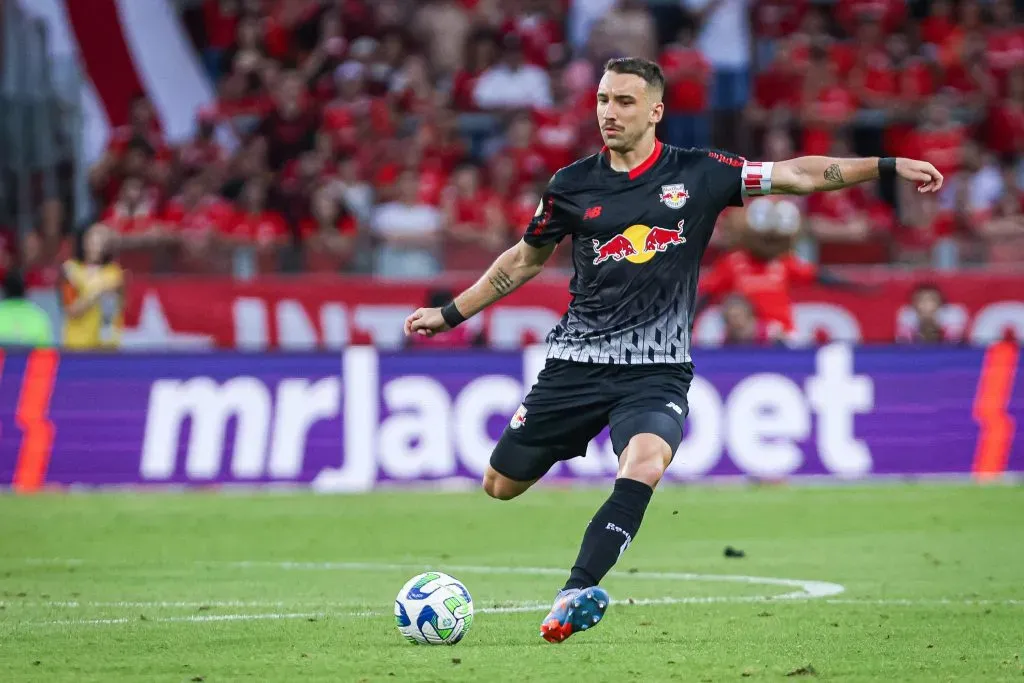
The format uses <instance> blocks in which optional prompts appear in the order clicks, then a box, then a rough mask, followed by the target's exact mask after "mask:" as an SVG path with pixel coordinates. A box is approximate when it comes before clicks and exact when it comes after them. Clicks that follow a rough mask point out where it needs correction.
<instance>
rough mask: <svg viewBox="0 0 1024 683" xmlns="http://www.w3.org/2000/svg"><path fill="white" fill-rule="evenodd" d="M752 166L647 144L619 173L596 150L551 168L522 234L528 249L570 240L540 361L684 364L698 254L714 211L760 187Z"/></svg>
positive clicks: (712, 154)
mask: <svg viewBox="0 0 1024 683" xmlns="http://www.w3.org/2000/svg"><path fill="white" fill-rule="evenodd" d="M760 167H761V165H760V164H754V163H749V162H746V161H745V160H744V159H742V158H740V157H737V156H733V155H731V154H726V153H723V152H717V151H711V150H705V149H679V148H676V147H672V146H669V145H662V143H661V142H657V143H656V144H655V149H654V152H653V153H652V155H651V157H650V158H649V159H647V161H645V162H644V163H643V164H641V165H640V166H638V167H637V168H635V169H633V170H632V171H630V172H628V173H626V172H619V171H615V170H613V169H612V167H611V165H610V164H609V162H608V158H607V154H606V153H605V152H602V153H600V154H596V155H594V156H591V157H587V158H585V159H581V160H580V161H577V162H576V163H574V164H572V165H571V166H567V167H565V168H563V169H561V170H560V171H558V172H557V173H556V174H555V175H554V177H553V178H552V179H551V182H550V184H549V185H548V188H547V191H546V192H545V193H544V197H543V199H542V201H541V206H540V209H539V212H538V214H537V215H536V216H535V217H534V218H533V220H532V221H531V222H530V225H529V227H527V229H526V234H525V235H524V237H523V239H524V240H525V242H526V243H527V244H529V245H530V246H534V247H541V246H544V245H547V244H550V243H552V242H558V241H559V240H561V239H562V238H563V237H566V236H567V235H568V236H571V237H572V260H573V265H574V267H575V274H574V275H573V278H572V281H571V282H570V284H569V290H570V293H571V295H572V300H571V302H570V304H569V309H568V311H567V312H566V314H565V315H564V316H563V317H562V319H561V321H560V322H559V323H558V325H556V326H555V328H554V329H553V330H552V331H551V332H550V333H549V334H548V337H547V341H548V357H549V358H560V359H564V360H571V361H576V362H581V363H615V364H628V365H642V364H649V363H685V362H688V361H689V360H690V333H691V330H692V328H693V314H694V307H695V305H696V295H697V277H698V275H699V269H700V260H701V257H702V256H703V254H704V250H705V249H706V248H707V244H708V241H709V240H710V239H711V232H712V230H713V229H714V226H715V222H716V220H717V219H718V215H719V214H720V213H721V212H722V210H723V209H725V208H726V207H728V206H742V205H743V195H744V194H760V193H762V191H763V190H766V189H767V183H765V184H764V185H762V183H761V182H760V179H761V174H760ZM766 175H767V174H766Z"/></svg>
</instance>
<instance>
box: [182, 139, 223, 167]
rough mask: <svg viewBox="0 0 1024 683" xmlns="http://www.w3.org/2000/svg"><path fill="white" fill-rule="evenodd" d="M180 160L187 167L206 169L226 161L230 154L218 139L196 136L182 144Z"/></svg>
mask: <svg viewBox="0 0 1024 683" xmlns="http://www.w3.org/2000/svg"><path fill="white" fill-rule="evenodd" d="M178 160H179V161H180V162H181V165H182V166H185V167H186V168H191V169H205V168H208V167H210V166H216V165H218V164H222V163H224V162H226V161H227V160H228V155H227V152H225V151H224V148H223V147H221V146H220V145H219V144H217V141H216V140H203V139H199V138H195V139H192V140H189V141H188V142H186V143H185V144H184V145H182V146H181V148H180V149H179V150H178Z"/></svg>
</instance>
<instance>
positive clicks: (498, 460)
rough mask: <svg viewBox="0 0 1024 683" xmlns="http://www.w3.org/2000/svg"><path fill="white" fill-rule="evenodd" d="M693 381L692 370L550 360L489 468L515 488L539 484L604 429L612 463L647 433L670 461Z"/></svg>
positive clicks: (680, 435)
mask: <svg viewBox="0 0 1024 683" xmlns="http://www.w3.org/2000/svg"><path fill="white" fill-rule="evenodd" d="M692 380H693V364H692V363H681V364H658V365H598V364H593V363H576V362H573V361H566V360H558V359H553V358H549V359H548V360H547V362H546V363H545V365H544V369H543V370H541V372H540V375H539V376H538V378H537V383H536V384H535V385H534V386H533V389H531V390H530V393H529V394H528V395H527V396H526V399H525V400H524V401H523V407H522V408H520V410H519V411H518V412H517V413H516V415H515V416H513V418H512V420H511V422H510V423H509V425H508V426H506V427H505V431H504V432H503V433H502V435H501V439H499V440H498V444H497V446H495V448H494V452H493V453H491V467H493V468H494V469H495V470H497V471H498V472H499V473H500V474H503V475H504V476H506V477H508V478H509V479H513V480H516V481H532V480H534V479H539V478H540V477H542V476H544V474H546V473H547V471H548V470H549V469H551V467H552V465H554V464H555V463H556V462H558V461H559V460H569V459H571V458H575V457H578V456H583V455H586V451H587V444H588V443H589V442H590V440H591V439H593V438H594V437H595V436H597V435H598V433H599V432H600V431H601V430H602V429H604V427H605V426H606V425H607V426H610V427H611V437H612V447H613V448H614V450H615V454H616V455H621V454H622V451H623V449H625V448H626V445H627V444H628V443H629V440H630V439H632V438H633V437H634V436H635V435H637V434H647V433H651V434H657V435H658V436H660V437H661V438H663V439H664V440H665V441H666V442H667V443H668V445H669V446H670V447H671V448H672V452H673V453H675V452H676V449H677V448H679V443H680V442H681V441H682V438H683V422H684V421H685V420H686V415H687V413H688V412H689V405H688V404H687V402H686V394H687V392H688V391H689V389H690V382H691V381H692Z"/></svg>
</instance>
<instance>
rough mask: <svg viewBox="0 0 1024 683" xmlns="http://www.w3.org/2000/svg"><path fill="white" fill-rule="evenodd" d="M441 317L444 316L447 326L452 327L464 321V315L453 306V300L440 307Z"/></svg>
mask: <svg viewBox="0 0 1024 683" xmlns="http://www.w3.org/2000/svg"><path fill="white" fill-rule="evenodd" d="M441 317H442V318H444V321H445V323H446V324H447V325H448V327H451V328H453V329H454V328H455V327H458V326H459V325H461V324H462V323H464V322H466V316H464V315H462V314H461V313H459V309H457V308H456V307H455V302H454V301H450V302H448V303H446V304H445V305H444V306H442V307H441Z"/></svg>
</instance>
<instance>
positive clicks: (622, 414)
mask: <svg viewBox="0 0 1024 683" xmlns="http://www.w3.org/2000/svg"><path fill="white" fill-rule="evenodd" d="M664 91H665V78H664V75H663V74H662V71H661V69H660V67H658V65H657V64H654V63H652V62H649V61H646V60H642V59H636V58H626V59H613V60H611V61H609V62H608V63H607V65H606V66H605V72H604V75H603V76H602V78H601V82H600V84H599V86H598V91H597V122H598V125H599V126H600V128H601V135H602V137H603V138H604V142H605V147H604V149H602V151H601V152H600V153H599V154H596V155H594V156H590V157H587V158H585V159H581V160H579V161H577V162H576V163H574V164H572V165H570V166H567V167H565V168H563V169H561V170H559V171H558V172H557V173H555V175H554V177H552V178H551V181H550V183H549V185H548V187H547V189H546V191H545V192H544V196H543V198H542V199H541V202H540V205H539V206H538V207H537V212H536V215H535V216H534V218H533V220H532V221H531V222H530V225H529V226H528V227H527V228H526V233H525V235H524V236H523V238H522V240H521V241H520V242H519V243H518V244H516V245H515V246H513V247H512V248H510V249H509V250H508V251H506V252H505V253H504V254H502V255H501V256H499V257H498V258H497V260H495V262H494V263H493V264H492V265H491V267H490V268H489V269H488V270H487V272H486V273H485V274H484V276H483V277H481V278H480V280H479V281H478V282H476V284H474V285H473V286H472V287H470V288H469V289H467V290H466V291H464V292H462V293H461V294H459V295H458V296H457V297H456V298H455V299H454V300H453V301H451V302H450V303H448V304H446V305H445V306H442V307H440V308H421V309H419V310H417V311H415V312H414V313H413V314H412V315H410V316H409V317H408V318H407V319H406V321H405V333H406V334H422V335H433V334H437V333H440V332H444V331H445V330H449V329H451V328H453V327H455V326H457V325H459V324H460V323H462V322H463V321H464V320H466V319H467V318H469V317H471V316H473V315H476V314H477V313H479V312H480V311H482V310H483V309H484V308H486V307H487V306H489V305H491V304H493V303H494V302H495V301H497V300H499V299H500V298H502V297H503V296H505V295H507V294H508V293H509V292H511V291H513V290H514V289H516V288H517V287H519V286H520V285H522V284H523V283H524V282H526V281H528V280H529V279H531V278H532V277H534V276H535V275H537V273H539V272H540V271H541V269H542V268H543V267H544V262H545V261H546V260H547V258H548V257H549V256H550V255H551V252H552V251H553V250H554V248H555V245H556V244H557V243H558V242H559V241H560V240H562V239H563V238H565V237H567V236H569V237H571V239H572V258H573V264H574V267H575V275H574V276H573V278H572V281H571V282H570V284H569V289H570V292H571V293H572V300H571V303H570V304H569V309H568V311H567V312H566V313H565V315H564V316H563V317H562V319H561V321H560V322H559V323H558V325H556V326H555V328H554V329H553V330H552V331H551V332H550V333H549V335H548V338H547V341H548V354H547V356H548V360H547V362H546V364H545V366H544V368H543V369H542V370H541V372H540V375H539V377H538V379H537V383H536V384H535V385H534V386H533V388H532V389H531V390H530V392H529V394H528V395H527V397H526V399H525V400H524V402H523V405H522V406H520V408H519V410H518V411H516V413H515V415H513V417H512V420H511V422H510V423H509V425H508V427H507V428H506V429H505V431H504V433H503V434H502V436H501V439H500V440H499V441H498V444H497V446H496V447H495V449H494V452H493V453H492V454H491V459H490V465H489V467H488V468H487V471H486V473H485V475H484V479H483V487H484V490H485V491H486V492H487V494H488V495H490V496H491V497H493V498H497V499H500V500H509V499H511V498H515V497H516V496H518V495H520V494H522V493H523V492H524V491H526V490H527V489H529V488H530V487H531V486H532V485H533V484H534V483H535V482H537V480H538V479H540V478H541V477H543V476H544V474H545V473H546V472H547V471H548V470H549V469H550V468H551V466H552V465H554V464H555V463H556V462H558V461H560V460H568V459H570V458H575V457H577V456H581V455H584V454H585V452H586V448H587V443H588V442H589V441H590V440H591V439H592V438H593V437H595V436H596V435H597V434H598V432H600V431H601V429H602V428H604V427H605V425H609V426H610V427H611V436H612V445H613V447H614V449H615V452H616V454H618V457H619V469H618V476H617V479H616V480H615V486H614V489H613V490H612V494H611V496H610V497H609V498H608V500H607V501H605V503H604V505H602V506H601V508H600V509H599V510H598V511H597V513H596V514H595V515H594V517H593V518H592V519H591V521H590V524H589V525H588V526H587V528H586V531H585V532H584V535H583V543H582V545H581V547H580V551H579V555H578V556H577V558H576V562H575V564H574V565H573V567H572V569H571V571H570V573H569V578H568V580H567V581H566V583H565V586H564V587H563V589H562V590H561V591H560V592H559V593H558V595H557V596H556V598H555V602H554V606H553V607H552V609H551V612H550V613H549V614H548V615H547V616H546V617H545V618H544V620H543V622H542V623H541V628H540V630H541V635H542V636H543V637H544V638H545V639H546V640H548V641H551V642H559V641H562V640H565V639H566V638H568V637H569V636H570V635H572V634H573V633H575V632H577V631H581V630H585V629H587V628H590V627H592V626H593V625H595V624H597V623H598V622H599V621H600V619H601V618H602V617H603V616H604V612H605V610H606V609H607V607H608V603H609V598H608V594H607V593H606V592H605V591H604V589H602V588H600V587H599V583H600V582H601V580H602V579H603V578H604V576H605V575H606V574H607V573H608V571H609V570H610V569H611V568H612V566H613V565H614V564H615V562H616V561H617V560H618V559H619V557H620V556H621V555H622V553H623V552H624V551H625V550H626V548H628V547H629V545H630V543H632V541H633V538H634V536H636V533H637V530H638V529H639V528H640V523H641V521H642V520H643V516H644V512H645V510H646V509H647V504H648V502H649V501H650V499H651V495H652V494H653V492H654V487H655V486H657V484H658V482H659V480H660V479H661V477H662V475H663V474H664V472H665V469H666V468H667V467H668V465H669V463H670V462H671V461H672V457H673V455H674V454H675V452H676V449H677V448H678V447H679V444H680V442H681V441H682V433H683V421H684V419H685V418H686V415H687V412H688V405H687V402H686V395H687V390H688V389H689V386H690V381H691V380H692V379H693V365H692V363H691V362H690V334H691V328H692V324H693V309H694V305H695V303H696V291H697V275H698V272H699V266H700V259H701V255H702V254H703V253H704V249H705V247H706V246H707V243H708V240H709V239H710V237H711V231H712V229H713V227H714V225H715V220H716V218H717V217H718V214H719V213H720V212H721V211H722V210H723V209H725V208H726V207H727V206H742V203H743V198H744V197H745V196H751V195H765V194H808V193H810V192H816V191H823V190H836V189H839V188H842V187H847V186H849V185H854V184H856V183H862V182H866V181H869V180H874V179H875V178H878V177H879V176H880V175H891V174H896V175H898V176H900V177H902V178H905V179H906V180H909V181H912V182H916V183H918V190H919V191H920V192H934V191H936V190H938V189H939V188H940V187H941V186H942V176H941V175H940V174H939V172H938V171H936V170H935V168H934V167H933V166H932V165H931V164H929V163H926V162H923V161H914V160H911V159H903V158H900V159H894V158H884V159H877V158H871V159H838V158H829V157H815V156H809V157H801V158H797V159H790V160H788V161H780V162H776V163H769V162H765V163H756V162H750V161H746V160H745V159H743V158H741V157H738V156H734V155H732V154H727V153H724V152H717V151H709V150H705V149H678V148H675V147H671V146H668V145H663V144H662V143H661V142H660V141H659V140H658V139H657V138H656V137H655V132H654V129H655V126H656V125H657V124H658V122H659V121H661V119H662V116H663V115H664V111H665V106H664V104H663V103H662V95H663V94H664Z"/></svg>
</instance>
